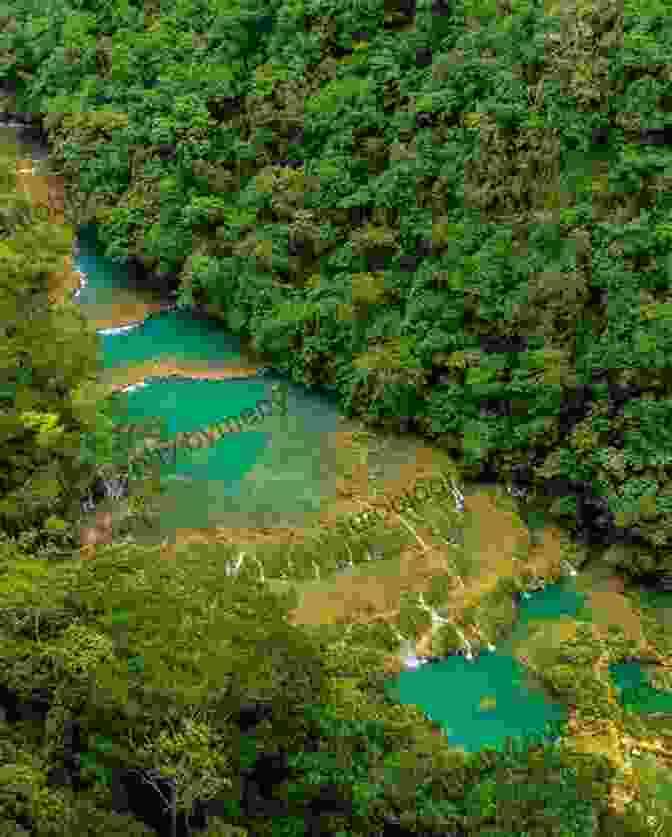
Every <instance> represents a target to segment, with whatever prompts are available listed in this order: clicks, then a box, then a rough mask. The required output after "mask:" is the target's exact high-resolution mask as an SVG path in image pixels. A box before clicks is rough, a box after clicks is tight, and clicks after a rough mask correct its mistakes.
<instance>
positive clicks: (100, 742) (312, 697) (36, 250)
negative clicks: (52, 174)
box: [0, 0, 672, 837]
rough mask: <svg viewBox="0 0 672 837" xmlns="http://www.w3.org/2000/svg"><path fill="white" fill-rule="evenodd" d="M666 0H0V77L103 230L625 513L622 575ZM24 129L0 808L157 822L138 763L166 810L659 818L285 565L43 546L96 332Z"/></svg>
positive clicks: (75, 822)
mask: <svg viewBox="0 0 672 837" xmlns="http://www.w3.org/2000/svg"><path fill="white" fill-rule="evenodd" d="M671 20H672V18H671V17H670V15H669V14H667V13H666V11H665V8H664V4H662V3H658V4H656V3H651V2H648V3H647V4H646V6H645V7H644V4H643V0H629V2H628V3H626V4H624V5H623V6H622V7H620V8H618V7H616V6H614V5H613V4H611V3H609V2H607V0H604V2H602V0H597V2H574V3H569V2H556V3H553V2H546V3H541V2H523V1H522V0H511V2H497V0H479V1H478V2H475V0H473V1H472V0H454V2H445V0H419V1H418V2H417V3H414V2H412V1H411V2H409V0H391V2H383V1H382V0H366V2H361V3H351V2H340V3H332V2H331V0H263V2H262V0H235V2H228V1H227V0H167V1H166V2H163V3H161V4H158V3H155V2H144V3H140V2H137V1H136V0H110V2H108V3H107V4H101V3H98V2H91V0H13V1H12V3H11V5H7V4H3V5H2V6H0V83H1V84H3V85H4V86H6V87H7V89H10V90H12V91H13V100H12V101H11V102H10V103H9V104H8V105H7V109H9V110H13V111H16V112H24V113H30V114H39V115H40V116H41V117H42V124H43V127H44V130H45V131H46V132H47V133H48V137H49V141H50V143H51V145H52V148H53V157H54V160H55V161H56V163H57V164H58V166H59V168H60V170H61V172H62V174H63V175H64V177H65V178H66V180H67V182H68V184H69V190H68V195H69V206H68V211H69V213H70V217H71V222H72V224H73V226H77V225H81V224H84V223H88V222H91V221H94V222H95V223H96V224H98V225H99V229H100V235H101V238H102V240H104V242H105V243H106V245H107V253H108V255H110V256H113V257H114V258H116V259H118V260H119V261H120V262H122V261H126V260H128V259H129V258H133V259H136V260H137V261H138V262H139V263H141V264H142V265H143V266H144V267H145V268H146V269H147V270H148V271H151V272H152V273H153V274H154V275H155V276H156V275H158V276H159V278H160V279H161V280H162V281H163V282H164V283H165V287H166V289H171V290H174V291H175V292H176V293H177V296H178V301H179V303H180V304H182V305H185V306H186V305H190V304H192V303H194V302H207V303H209V304H212V305H215V306H216V307H217V308H218V309H219V310H220V311H221V313H222V315H223V317H224V319H225V321H226V324H227V325H228V327H229V328H230V329H231V330H233V331H235V332H237V333H239V334H241V335H244V336H246V337H249V338H250V339H251V340H252V345H253V346H254V348H255V349H256V350H257V351H258V352H260V353H263V354H264V355H265V356H266V357H268V358H269V359H270V362H272V364H273V366H274V367H275V368H277V369H278V370H280V371H282V372H285V373H287V374H288V375H289V376H290V377H291V379H292V380H294V381H296V382H302V383H306V384H310V385H317V386H322V387H325V388H327V389H331V390H334V391H336V392H338V394H339V396H340V397H341V400H342V403H343V405H344V407H345V409H347V410H348V411H349V412H350V413H352V414H356V415H360V416H362V417H363V418H365V419H366V421H367V422H370V423H371V424H372V425H383V426H385V425H392V424H397V425H398V424H399V422H403V423H404V424H405V426H409V427H412V428H413V429H415V430H416V431H418V432H420V433H422V434H424V435H426V436H427V437H428V438H430V439H432V440H433V441H434V442H435V443H436V444H438V445H439V446H442V447H444V448H445V449H446V450H448V451H450V452H451V453H453V454H456V455H457V456H458V457H459V458H460V461H461V463H462V467H463V469H464V473H465V475H468V476H470V477H472V478H476V477H479V476H484V475H496V476H497V477H498V478H500V479H508V480H513V481H515V482H516V483H517V484H518V485H520V486H524V487H526V488H527V489H528V491H529V492H530V494H534V495H535V497H537V498H538V497H545V498H546V499H547V506H548V513H549V515H553V516H557V517H558V518H559V519H561V520H563V521H564V522H566V523H567V524H568V525H570V526H571V527H573V528H574V529H575V530H576V532H577V533H578V534H579V535H582V536H584V537H585V538H586V539H588V538H598V539H599V538H601V539H603V540H606V541H607V542H612V543H626V542H627V544H628V546H629V549H628V551H627V553H625V552H624V553H623V555H624V556H626V555H627V558H626V557H624V558H622V559H621V564H622V565H621V566H620V568H621V569H622V570H623V571H625V572H628V573H631V574H632V575H633V576H637V575H648V574H653V573H660V572H663V571H665V570H667V571H670V570H672V562H671V561H670V549H671V545H670V538H671V537H672V529H670V520H671V519H672V518H671V517H670V503H672V500H671V499H670V498H671V496H672V495H671V492H672V480H671V474H670V469H669V464H670V462H671V461H672V439H670V438H668V437H669V434H670V432H672V431H671V430H670V427H672V422H670V418H671V417H672V416H671V415H670V414H671V412H672V397H671V395H670V386H671V384H670V380H669V375H668V360H667V358H668V356H669V353H670V349H671V348H672V347H671V346H670V345H669V341H670V340H671V339H672V337H671V336H670V330H669V327H668V315H669V311H670V265H671V262H670V258H671V257H672V254H671V252H670V239H671V235H670V229H671V228H670V225H669V222H668V221H667V214H668V209H667V207H668V202H669V198H668V196H667V194H666V192H667V189H666V185H667V183H668V181H669V171H668V169H669V166H670V158H669V156H668V155H669V153H670V152H669V146H670V144H671V143H672V130H670V129H669V128H668V125H667V122H666V113H667V112H668V111H669V110H670V108H671V107H672V105H671V103H670V97H669V94H668V93H667V90H668V88H669V82H670V66H672V65H671V64H670V61H669V57H670V53H671V47H670V38H671V37H672V26H671V25H670V21H671ZM15 162H16V159H15V157H13V156H12V151H11V150H10V149H3V151H2V156H1V159H0V189H1V190H2V195H1V197H0V225H1V233H0V235H1V238H0V294H1V295H0V306H1V307H0V316H1V318H2V319H1V321H0V327H1V328H2V337H1V340H0V369H1V370H2V380H1V387H0V388H1V389H2V392H1V393H0V395H1V396H2V398H3V400H2V402H0V535H1V536H2V537H1V542H0V604H1V607H0V698H2V700H0V703H2V704H4V705H5V706H6V707H7V706H9V705H10V704H11V702H12V700H14V701H15V705H14V707H13V709H12V710H11V711H7V710H6V711H5V716H6V717H5V718H4V719H0V753H1V755H0V837H10V835H15V834H17V833H26V832H27V833H30V834H33V835H35V837H43V835H44V837H46V835H71V834H78V835H80V834H81V835H91V837H93V835H94V834H95V835H104V836H105V837H107V836H108V835H109V836H110V837H112V835H115V834H119V835H121V834H124V835H133V834H137V835H140V834H151V833H156V831H157V830H160V829H162V828H164V826H163V825H161V826H159V825H158V824H155V823H156V822H158V820H156V821H155V822H152V817H151V814H147V817H146V818H145V820H144V821H143V820H142V819H141V818H139V817H137V816H134V815H131V814H129V813H128V808H129V801H130V802H132V800H129V797H130V796H133V794H134V793H135V796H136V808H137V797H138V796H139V797H142V796H143V795H144V796H145V798H146V797H147V796H148V794H149V791H148V790H147V788H148V787H149V788H151V789H153V790H152V793H154V794H159V796H160V793H162V794H163V797H162V800H161V802H162V804H161V805H160V806H159V809H160V810H161V817H160V818H159V819H160V820H161V823H164V822H165V820H166V817H167V819H168V822H169V825H168V830H167V831H161V833H166V834H170V835H171V837H177V835H178V834H179V835H182V834H188V833H191V832H195V831H196V830H199V829H200V830H203V829H204V828H205V827H206V824H207V831H206V832H205V833H207V835H209V837H215V835H230V837H234V835H240V837H245V835H250V837H252V835H266V834H268V835H287V837H290V835H302V834H306V833H309V834H311V835H322V834H324V835H336V837H344V835H355V837H359V835H362V837H363V836H364V835H372V837H373V835H384V837H392V835H406V834H412V833H415V834H426V835H436V837H439V835H446V836H447V835H461V837H462V835H463V837H472V835H473V837H476V835H479V836H480V837H513V835H517V837H523V835H529V837H602V836H603V835H607V834H609V835H624V836H625V835H632V837H638V836H639V835H647V834H655V833H662V832H660V831H658V832H656V830H655V828H654V827H653V826H652V825H651V822H650V819H649V818H648V817H647V816H646V808H645V807H641V806H640V807H637V806H631V807H630V808H628V809H627V811H626V812H624V813H616V812H615V811H614V810H613V808H612V807H610V806H609V805H608V796H609V788H610V786H611V783H612V781H613V779H614V767H613V765H612V764H610V763H609V762H608V760H606V759H604V758H603V757H601V756H598V755H590V754H585V753H583V754H578V753H575V752H573V751H572V749H571V747H569V748H567V747H556V746H554V744H553V743H552V742H550V741H548V740H544V741H537V742H532V743H530V742H528V743H527V744H524V745H521V744H520V743H518V744H516V743H515V742H512V743H511V745H510V746H509V747H507V749H506V750H505V752H503V753H498V752H494V751H492V752H491V751H489V750H487V751H482V752H480V753H477V754H475V755H468V754H465V753H461V752H457V751H451V750H448V749H447V748H445V747H444V746H443V745H442V743H441V739H440V737H438V736H436V735H434V730H433V729H432V725H431V724H430V722H429V721H428V720H427V719H426V718H424V717H422V715H421V714H420V713H419V712H418V711H416V710H414V709H411V708H409V707H405V706H401V705H397V704H395V703H393V702H391V701H390V700H389V699H388V698H387V697H386V695H385V693H384V690H383V689H382V686H381V671H382V664H381V660H382V656H383V650H382V649H383V648H384V647H387V649H388V650H391V649H393V648H395V647H396V645H395V643H396V638H395V636H394V635H393V634H391V633H390V632H389V631H387V632H386V629H385V627H383V626H380V625H373V626H372V627H370V628H366V627H360V628H357V629H354V630H352V626H350V627H349V628H348V629H347V630H348V631H349V633H348V642H347V643H346V642H345V641H344V639H343V637H344V633H345V628H344V626H337V627H335V628H333V629H326V628H322V629H319V630H318V629H311V630H309V629H307V628H306V629H304V628H302V627H297V626H295V625H292V624H290V623H289V622H288V620H287V618H286V616H287V613H288V612H289V610H290V609H291V607H292V606H293V602H292V600H291V597H290V596H282V595H278V594H276V593H271V592H270V590H269V589H268V586H266V585H264V584H263V583H261V581H260V579H259V577H258V575H257V574H256V573H254V572H252V571H249V570H247V569H246V570H245V571H244V572H242V573H240V574H239V575H238V576H236V577H235V578H231V577H230V576H228V575H225V574H224V573H223V572H222V570H221V567H222V562H223V559H224V558H226V557H231V556H226V555H224V554H223V550H221V549H219V550H208V549H201V550H197V549H194V550H192V551H191V552H190V553H189V554H187V555H185V556H184V558H183V560H182V561H181V562H180V563H179V564H178V563H175V564H171V565H166V564H165V563H162V562H158V561H156V560H155V559H154V557H155V553H154V552H153V551H152V549H151V548H147V547H140V546H138V545H136V544H132V543H130V544H129V543H124V544H116V545H114V546H113V547H110V548H109V549H108V550H106V551H104V552H103V553H102V554H101V555H99V556H98V557H97V558H96V560H95V561H89V562H85V561H79V560H68V559H67V558H66V559H65V560H63V555H62V550H63V547H64V546H68V545H70V547H72V544H73V540H72V524H73V522H74V521H76V519H77V514H78V509H79V501H80V498H81V496H82V494H83V493H84V492H85V491H86V490H87V488H88V487H89V486H90V485H91V483H92V481H93V480H94V479H95V478H96V476H97V474H98V473H99V471H100V468H101V463H102V464H103V465H105V464H106V463H107V464H109V463H110V462H111V461H112V446H113V440H112V435H111V424H112V417H111V408H110V407H109V405H107V406H106V402H104V400H103V399H102V398H101V391H100V389H99V388H98V385H97V383H96V376H97V372H98V358H97V352H98V346H97V341H96V337H95V334H94V333H92V330H91V328H90V327H89V326H87V324H86V322H85V319H84V317H83V316H82V315H81V314H80V313H79V312H78V311H77V306H76V305H75V304H73V303H64V304H60V305H53V304H50V303H49V300H48V295H47V290H46V289H47V278H48V275H49V274H50V273H51V272H53V271H54V270H56V269H57V265H58V263H59V260H60V259H61V258H62V256H63V255H64V254H65V253H66V252H68V251H69V249H70V246H71V244H72V237H71V236H68V235H67V234H66V233H65V232H64V230H63V228H60V227H56V226H54V225H53V224H50V223H49V222H48V220H47V219H45V218H44V217H40V216H39V215H38V214H37V213H36V212H35V210H34V209H33V208H32V207H31V206H30V205H29V204H28V203H27V202H26V201H25V200H24V199H23V198H22V197H21V196H20V195H19V193H18V191H17V189H16V182H15V174H14V171H15ZM83 440H86V445H85V446H84V445H83V444H82V442H83ZM84 450H86V453H85V454H84V453H83V451H84ZM155 490H156V486H155V484H154V481H153V479H152V477H151V476H149V477H148V478H147V479H146V480H145V481H144V483H143V485H142V487H141V490H140V495H139V496H141V497H147V498H148V500H151V495H152V492H153V491H155ZM233 554H235V551H234V553H233ZM615 555H616V558H615V559H614V560H615V561H616V562H618V560H619V558H618V556H619V553H618V552H616V553H615ZM579 644H580V643H579ZM595 656H596V652H594V649H591V648H590V647H589V646H588V645H586V646H584V647H581V648H580V649H579V650H577V652H576V655H575V656H574V657H573V661H574V662H575V663H576V664H577V665H581V664H585V666H586V671H587V670H588V668H589V663H591V661H592V660H593V658H594V657H595ZM565 672H566V667H565ZM570 679H571V678H570ZM565 680H566V678H565ZM564 688H565V691H566V692H569V693H571V694H572V695H573V696H574V699H575V701H576V703H578V704H579V705H581V706H583V707H584V708H585V707H588V706H589V705H591V706H593V707H594V708H595V711H601V710H602V708H603V707H604V705H605V701H606V697H605V695H604V694H603V693H602V692H600V691H599V690H597V691H594V692H593V693H592V694H591V693H590V691H589V690H588V689H586V690H584V691H583V692H581V693H579V692H578V691H576V692H573V691H572V689H575V684H571V683H567V682H566V683H565V686H564ZM629 723H630V724H633V723H634V722H633V721H632V720H630V722H629ZM141 768H142V770H141ZM150 769H153V770H157V769H158V770H160V773H161V776H162V777H163V778H159V777H158V776H156V775H155V774H151V773H148V772H146V771H148V770H150ZM134 771H135V772H134ZM122 773H124V776H125V781H124V782H121V780H120V778H119V777H120V775H121V774H122ZM133 776H141V779H137V780H136V784H135V786H134V785H133ZM152 776H153V778H152ZM166 777H170V780H171V781H169V782H165V779H166ZM143 782H144V785H143V784H142V783H143ZM124 796H125V797H126V804H124V802H123V799H122V800H121V801H120V798H121V797H124ZM208 801H211V804H209V802H208ZM130 807H133V805H132V804H131V805H130ZM124 808H126V813H124V812H123V811H124ZM666 823H667V825H669V823H670V820H669V819H668V820H667V821H666ZM663 824H664V825H665V823H663ZM153 828H154V830H152V829H153Z"/></svg>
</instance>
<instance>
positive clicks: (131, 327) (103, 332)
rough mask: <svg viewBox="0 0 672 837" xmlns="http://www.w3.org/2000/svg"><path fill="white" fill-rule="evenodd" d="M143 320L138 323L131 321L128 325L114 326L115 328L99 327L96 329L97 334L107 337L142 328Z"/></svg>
mask: <svg viewBox="0 0 672 837" xmlns="http://www.w3.org/2000/svg"><path fill="white" fill-rule="evenodd" d="M142 323H143V321H142V320H140V321H139V322H136V323H129V324H128V325H124V326H114V327H113V328H99V329H97V330H96V334H100V335H101V336H102V337H107V336H108V335H109V336H112V335H115V334H126V333H127V332H129V331H134V330H135V329H136V328H140V326H141V325H142Z"/></svg>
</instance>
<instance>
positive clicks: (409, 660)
mask: <svg viewBox="0 0 672 837" xmlns="http://www.w3.org/2000/svg"><path fill="white" fill-rule="evenodd" d="M395 634H396V636H397V639H398V640H399V643H400V646H399V657H400V658H401V661H402V663H403V664H404V666H405V667H406V668H410V669H416V668H419V667H420V666H422V665H424V664H425V663H426V662H427V660H425V659H424V658H422V657H418V656H417V654H416V653H415V643H414V642H413V640H411V639H408V637H405V636H402V635H401V634H400V633H399V632H398V631H395Z"/></svg>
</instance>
